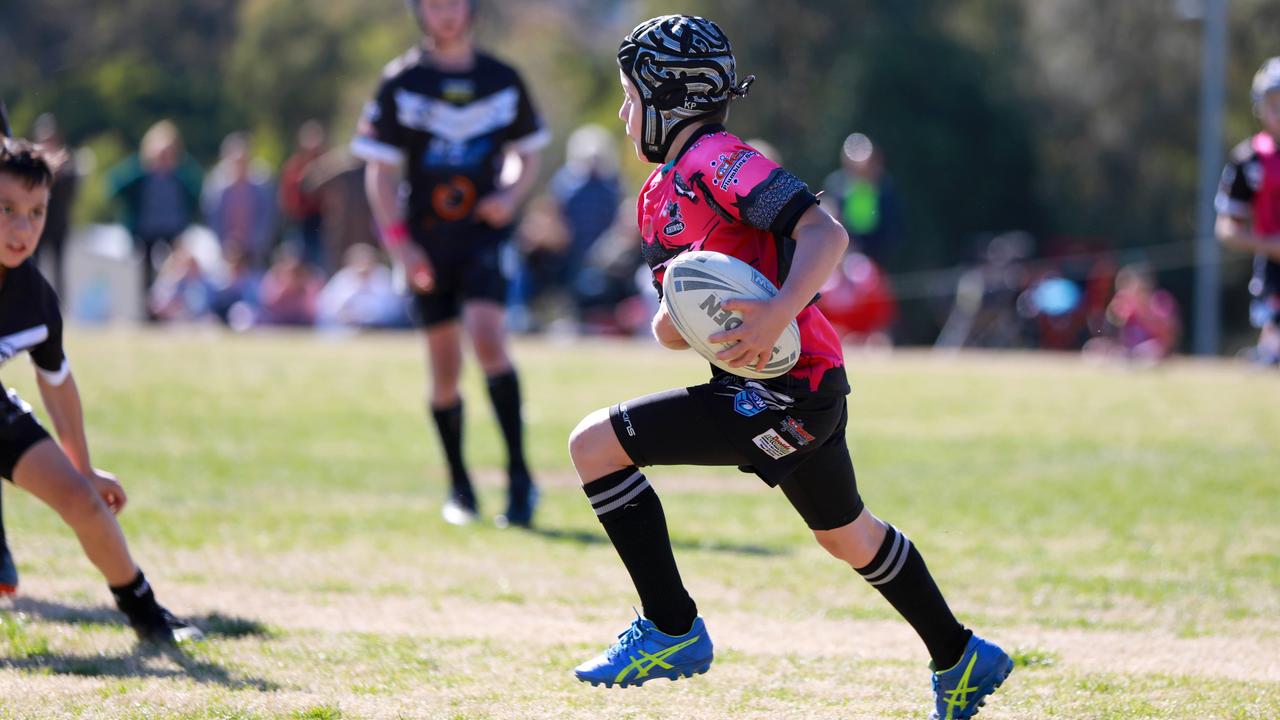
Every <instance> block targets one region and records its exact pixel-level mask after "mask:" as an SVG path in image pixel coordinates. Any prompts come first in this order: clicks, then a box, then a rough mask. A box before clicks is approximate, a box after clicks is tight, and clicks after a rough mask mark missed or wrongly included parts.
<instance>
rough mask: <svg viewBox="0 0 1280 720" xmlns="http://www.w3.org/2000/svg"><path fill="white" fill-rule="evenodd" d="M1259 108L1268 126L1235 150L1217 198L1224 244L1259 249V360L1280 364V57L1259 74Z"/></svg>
mask: <svg viewBox="0 0 1280 720" xmlns="http://www.w3.org/2000/svg"><path fill="white" fill-rule="evenodd" d="M1253 112H1254V115H1256V116H1257V117H1258V120H1259V122H1260V123H1261V125H1262V130H1261V131H1260V132H1259V133H1258V134H1256V135H1254V136H1253V137H1251V138H1249V139H1248V140H1245V141H1244V142H1241V143H1240V144H1239V145H1236V146H1235V148H1233V149H1232V150H1231V156H1230V159H1229V160H1228V161H1227V166H1226V168H1225V169H1224V170H1223V171H1222V182H1221V184H1220V185H1219V186H1218V196H1217V199H1216V200H1215V207H1216V209H1217V211H1218V221H1217V228H1216V229H1217V234H1218V239H1219V240H1221V241H1222V244H1223V245H1226V246H1227V247H1229V248H1232V249H1234V250H1243V251H1245V252H1251V253H1253V254H1254V260H1253V277H1252V278H1251V279H1250V280H1249V294H1250V295H1252V296H1253V302H1252V305H1251V306H1250V313H1249V314H1250V320H1251V321H1252V322H1253V324H1254V326H1255V327H1257V328H1259V335H1258V345H1257V348H1256V349H1255V351H1254V359H1255V360H1256V361H1257V362H1259V363H1261V364H1264V365H1280V147H1277V143H1280V57H1273V58H1271V59H1270V60H1267V61H1266V62H1265V63H1263V64H1262V67H1261V68H1260V69H1259V70H1258V72H1257V74H1256V75H1254V76H1253Z"/></svg>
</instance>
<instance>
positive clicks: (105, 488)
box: [0, 139, 202, 643]
mask: <svg viewBox="0 0 1280 720" xmlns="http://www.w3.org/2000/svg"><path fill="white" fill-rule="evenodd" d="M0 142H2V143H3V148H0V365H3V364H4V363H5V362H7V361H9V360H11V359H13V358H14V357H16V356H17V355H19V354H21V353H24V352H26V353H30V355H31V359H32V361H33V362H34V363H35V367H36V384H37V385H38V386H39V388H40V396H41V398H43V400H44V406H45V410H46V411H47V412H48V413H49V417H50V419H51V420H52V421H53V426H54V429H55V430H56V431H57V433H58V439H59V440H60V441H61V446H59V445H58V443H55V442H54V441H53V439H52V438H51V437H50V436H49V433H48V432H46V431H45V429H44V428H43V427H41V426H40V423H39V422H37V421H36V419H35V416H34V415H32V413H31V406H29V405H27V404H26V403H25V402H23V400H22V399H21V398H19V397H18V394H17V393H16V392H14V391H12V390H9V391H7V392H6V394H5V395H3V396H0V477H3V478H5V479H7V480H11V481H12V482H13V483H14V484H15V485H17V486H18V487H20V488H22V489H24V490H26V491H28V492H30V493H31V494H32V495H35V496H36V497H37V498H39V499H40V500H42V501H43V502H44V503H45V504H47V505H49V506H50V507H51V508H53V509H54V510H55V511H56V512H57V513H58V514H59V515H60V516H61V517H62V519H63V521H65V522H66V523H67V525H69V526H71V529H72V530H74V531H75V533H76V537H77V538H78V539H79V540H80V545H81V547H83V548H84V552H85V555H86V556H88V558H89V560H90V561H91V562H92V563H93V564H94V566H95V567H97V568H98V570H99V571H100V572H101V573H102V574H103V576H104V577H105V578H106V580H107V584H108V585H109V586H110V588H111V594H112V595H113V596H114V597H115V601H116V607H118V608H119V609H120V611H121V612H123V613H124V614H125V615H126V616H127V617H128V618H129V624H130V625H132V626H133V629H134V631H136V632H137V634H138V637H139V639H141V640H143V641H145V642H163V643H174V642H182V641H186V640H196V639H200V638H201V637H202V634H201V632H200V630H199V629H197V628H196V627H195V626H193V625H190V624H188V623H186V622H183V621H182V620H179V619H178V618H176V617H174V616H173V614H171V613H170V612H169V611H168V610H166V609H164V608H163V607H161V606H160V605H159V604H158V603H157V602H156V598H155V594H154V593H153V592H152V590H151V586H150V585H149V584H148V583H147V579H146V577H145V576H144V575H143V574H142V570H141V569H140V568H139V567H138V566H137V564H135V563H134V561H133V557H132V556H131V555H130V553H129V547H128V545H127V544H126V542H125V538H124V533H123V532H122V531H121V530H120V524H119V522H118V521H117V520H116V517H115V513H118V512H120V511H121V510H122V509H124V506H125V503H126V502H127V497H126V495H125V492H124V488H123V487H121V485H120V483H119V482H118V481H117V480H116V478H115V476H113V475H112V474H111V473H108V472H105V471H102V470H98V469H97V468H95V467H94V466H93V463H92V462H91V461H90V459H89V445H88V442H87V440H86V439H85V428H84V415H83V412H82V409H81V405H80V394H79V391H78V390H77V389H76V383H75V378H73V377H72V375H71V368H70V366H69V365H68V363H67V358H66V355H65V354H64V353H63V349H62V313H61V312H60V311H59V309H58V296H57V294H56V293H54V291H53V288H52V287H50V286H49V283H48V282H46V281H45V279H44V277H43V276H42V275H40V272H39V271H38V270H36V267H35V265H34V264H32V263H31V262H29V259H30V257H31V255H32V254H33V253H34V252H35V249H36V245H37V244H38V243H39V241H40V234H41V232H42V231H43V229H44V221H45V216H46V211H47V209H48V204H49V187H50V186H51V185H52V184H53V176H54V168H53V166H55V165H56V161H55V162H53V163H50V161H49V160H47V159H46V157H45V156H44V155H43V154H42V152H41V151H40V150H38V149H37V148H36V147H34V146H32V145H30V144H28V143H25V142H19V141H14V140H9V139H3V140H0Z"/></svg>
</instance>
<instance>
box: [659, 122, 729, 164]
mask: <svg viewBox="0 0 1280 720" xmlns="http://www.w3.org/2000/svg"><path fill="white" fill-rule="evenodd" d="M718 132H724V125H721V124H720V123H707V124H706V125H703V126H702V127H700V128H698V129H697V130H695V131H694V132H693V134H692V135H690V136H689V139H688V140H686V141H685V143H684V146H683V147H681V148H680V152H678V153H676V156H675V157H674V158H672V159H671V161H670V162H668V163H667V164H666V165H663V166H662V172H663V174H666V172H667V171H668V170H670V169H671V168H673V167H675V165H676V163H678V162H680V158H682V157H684V154H685V153H687V152H689V150H690V149H692V148H693V146H694V145H696V144H697V143H698V141H699V140H701V139H702V138H704V137H706V136H707V135H711V134H714V133H718Z"/></svg>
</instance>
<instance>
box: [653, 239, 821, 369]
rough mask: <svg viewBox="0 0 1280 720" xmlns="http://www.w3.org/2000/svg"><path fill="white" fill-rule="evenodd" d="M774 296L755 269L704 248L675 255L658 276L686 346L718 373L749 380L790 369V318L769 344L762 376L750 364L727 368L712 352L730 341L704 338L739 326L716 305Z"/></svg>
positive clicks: (793, 339) (794, 345)
mask: <svg viewBox="0 0 1280 720" xmlns="http://www.w3.org/2000/svg"><path fill="white" fill-rule="evenodd" d="M777 294H778V288H777V287H775V286H774V284H773V283H772V282H770V280H769V278H767V277H765V276H764V275H761V274H760V272H759V271H757V270H756V269H755V268H753V267H751V266H750V265H748V264H747V263H745V262H743V261H741V260H739V259H737V258H735V257H732V256H729V255H725V254H724V253H718V252H712V251H710V250H697V251H693V252H686V253H682V254H680V255H677V256H676V258H675V259H674V260H672V261H671V262H670V263H669V264H668V265H667V270H666V274H665V275H663V278H662V301H663V302H664V303H666V305H667V312H668V314H670V315H671V321H672V323H673V324H674V325H675V326H676V330H678V331H679V332H680V336H681V337H683V338H684V339H685V342H687V343H689V347H691V348H693V349H694V350H696V351H697V353H698V354H699V355H701V356H702V357H704V358H706V359H707V360H708V361H709V362H710V363H711V364H712V365H715V366H716V367H718V368H720V369H721V370H724V371H726V372H731V373H733V374H734V375H740V376H742V377H749V378H772V377H778V376H779V375H782V374H783V373H785V372H787V371H788V370H790V369H791V368H793V367H795V364H796V360H798V359H800V327H799V326H798V325H797V324H796V321H795V320H794V319H792V321H791V324H790V325H788V326H787V327H786V329H785V330H783V331H782V336H781V337H779V338H778V339H777V341H776V342H774V345H773V355H772V356H771V357H770V358H769V364H767V365H765V368H764V371H763V372H758V371H757V370H756V369H755V368H754V367H751V366H744V367H730V366H729V365H728V364H726V363H725V362H724V361H722V360H720V359H718V358H717V357H716V353H718V352H720V351H721V350H724V349H725V348H727V347H729V346H730V345H732V344H733V343H711V342H707V338H708V337H710V336H711V335H712V334H714V333H718V332H720V331H721V330H732V329H734V328H736V327H738V326H739V325H741V324H742V314H741V313H737V312H730V311H728V310H725V309H724V308H723V307H722V306H723V304H724V301H725V300H728V299H730V298H748V299H751V300H768V299H769V298H771V297H773V296H775V295H777Z"/></svg>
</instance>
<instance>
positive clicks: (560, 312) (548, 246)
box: [507, 195, 572, 332]
mask: <svg viewBox="0 0 1280 720" xmlns="http://www.w3.org/2000/svg"><path fill="white" fill-rule="evenodd" d="M569 245H570V233H569V229H568V227H567V226H566V223H565V219H564V216H563V215H562V214H561V212H560V207H559V205H558V204H557V203H556V201H555V199H554V198H552V197H551V196H548V195H540V196H538V197H536V198H534V199H533V200H531V201H530V202H529V207H528V208H527V209H526V210H525V213H524V217H523V218H521V220H520V224H519V225H518V226H517V227H516V232H515V251H516V253H517V256H518V261H517V262H518V267H517V269H516V272H515V276H514V277H513V278H512V282H511V286H510V288H508V291H507V296H508V311H507V312H508V320H507V322H508V324H509V325H510V326H511V327H512V328H513V329H515V330H517V331H522V332H532V331H536V330H539V329H541V328H542V326H543V325H545V324H546V323H548V322H551V321H553V320H554V319H556V318H559V317H564V316H566V315H570V314H572V310H571V309H570V308H569V307H567V304H568V301H569V297H568V295H567V293H566V292H564V291H565V290H566V288H565V281H564V270H565V256H566V254H567V253H568V251H569ZM547 306H550V309H549V310H546V308H547ZM544 310H545V311H544Z"/></svg>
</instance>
